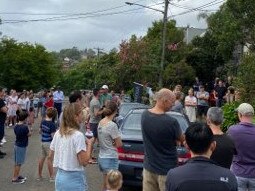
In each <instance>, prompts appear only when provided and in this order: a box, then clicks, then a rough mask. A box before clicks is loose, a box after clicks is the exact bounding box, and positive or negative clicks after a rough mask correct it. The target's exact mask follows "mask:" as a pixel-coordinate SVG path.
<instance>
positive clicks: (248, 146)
mask: <svg viewBox="0 0 255 191" xmlns="http://www.w3.org/2000/svg"><path fill="white" fill-rule="evenodd" d="M236 111H237V113H238V118H239V121H240V123H238V124H237V125H232V126H230V127H229V129H228V132H227V133H228V134H229V135H230V136H231V138H232V139H233V140H234V142H235V146H236V151H237V154H236V155H234V158H233V162H232V165H231V170H232V172H233V173H234V174H235V175H236V178H237V183H238V190H239V191H247V190H248V191H254V190H255V125H254V124H252V118H253V116H254V108H253V107H252V106H251V105H250V104H248V103H242V104H240V105H239V106H238V108H237V109H236Z"/></svg>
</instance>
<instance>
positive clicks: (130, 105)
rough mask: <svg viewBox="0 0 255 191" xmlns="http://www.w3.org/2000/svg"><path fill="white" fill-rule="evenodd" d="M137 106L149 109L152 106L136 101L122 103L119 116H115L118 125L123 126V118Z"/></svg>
mask: <svg viewBox="0 0 255 191" xmlns="http://www.w3.org/2000/svg"><path fill="white" fill-rule="evenodd" d="M135 108H141V109H142V108H144V109H148V108H150V106H148V105H145V104H142V103H136V102H129V103H125V102H124V103H121V104H120V106H119V111H118V116H117V117H116V118H115V122H116V123H117V125H118V127H120V126H121V124H122V122H123V119H124V118H125V116H126V115H127V114H128V112H129V111H130V110H132V109H135Z"/></svg>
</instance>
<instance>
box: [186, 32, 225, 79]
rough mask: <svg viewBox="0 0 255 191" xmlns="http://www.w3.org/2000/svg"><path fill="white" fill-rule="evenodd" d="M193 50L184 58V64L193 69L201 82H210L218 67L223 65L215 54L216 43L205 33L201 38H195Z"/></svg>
mask: <svg viewBox="0 0 255 191" xmlns="http://www.w3.org/2000/svg"><path fill="white" fill-rule="evenodd" d="M192 44H193V46H194V48H193V50H192V51H190V52H189V54H188V55H187V57H186V62H187V63H188V64H189V65H191V66H192V67H193V69H194V70H195V73H196V76H197V77H198V78H199V79H200V80H202V81H203V82H211V81H212V80H213V79H214V78H215V74H216V69H217V67H218V66H221V65H224V61H223V58H222V57H221V55H220V54H219V52H217V50H216V49H217V42H216V41H215V39H214V38H213V37H212V34H211V33H209V32H207V33H205V35H204V36H203V37H196V38H195V39H194V40H193V41H192Z"/></svg>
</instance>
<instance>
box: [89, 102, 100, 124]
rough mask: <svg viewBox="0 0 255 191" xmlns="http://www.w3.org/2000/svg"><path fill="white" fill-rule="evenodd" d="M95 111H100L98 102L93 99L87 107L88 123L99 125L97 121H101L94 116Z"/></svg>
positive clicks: (98, 117)
mask: <svg viewBox="0 0 255 191" xmlns="http://www.w3.org/2000/svg"><path fill="white" fill-rule="evenodd" d="M95 109H98V110H99V109H100V102H99V100H98V99H96V98H93V99H92V100H91V101H90V106H89V115H90V119H89V122H90V123H99V121H100V120H101V116H95V112H94V111H95Z"/></svg>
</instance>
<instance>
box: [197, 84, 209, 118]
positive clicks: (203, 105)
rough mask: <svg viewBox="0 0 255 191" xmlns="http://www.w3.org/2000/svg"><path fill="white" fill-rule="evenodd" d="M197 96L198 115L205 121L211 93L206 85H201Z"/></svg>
mask: <svg viewBox="0 0 255 191" xmlns="http://www.w3.org/2000/svg"><path fill="white" fill-rule="evenodd" d="M196 96H197V116H198V118H199V120H200V121H202V122H204V121H205V118H206V114H207V110H208V108H209V102H208V100H209V93H208V92H207V91H205V87H204V86H203V85H201V86H200V87H199V91H198V92H197V94H196Z"/></svg>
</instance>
